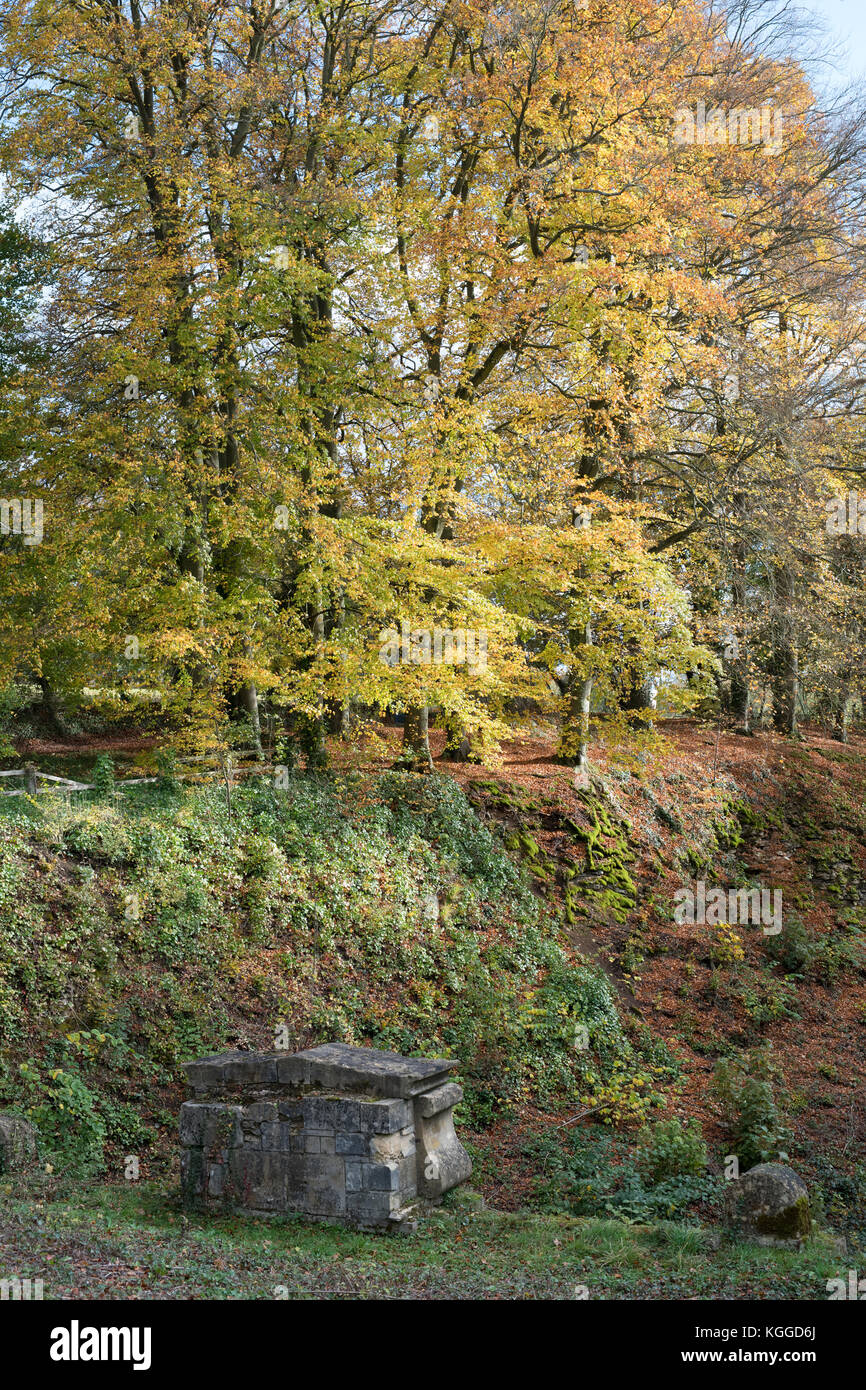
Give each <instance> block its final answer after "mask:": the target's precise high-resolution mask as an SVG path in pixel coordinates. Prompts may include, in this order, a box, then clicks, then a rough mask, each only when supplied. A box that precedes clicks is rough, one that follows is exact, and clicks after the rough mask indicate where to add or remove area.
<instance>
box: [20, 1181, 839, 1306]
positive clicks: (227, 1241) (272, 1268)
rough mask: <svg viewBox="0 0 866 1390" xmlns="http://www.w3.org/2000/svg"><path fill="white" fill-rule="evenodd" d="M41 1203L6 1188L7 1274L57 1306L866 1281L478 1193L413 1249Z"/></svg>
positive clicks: (87, 1196)
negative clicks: (485, 1198) (490, 1206)
mask: <svg viewBox="0 0 866 1390" xmlns="http://www.w3.org/2000/svg"><path fill="white" fill-rule="evenodd" d="M37 1187H38V1188H41V1190H37ZM37 1187H34V1184H33V1180H32V1179H31V1180H30V1182H29V1184H28V1188H29V1190H28V1191H24V1189H23V1188H22V1187H20V1186H19V1187H16V1186H15V1184H14V1183H13V1182H12V1181H11V1180H7V1182H6V1183H5V1184H0V1195H2V1196H3V1200H4V1215H3V1220H2V1223H0V1273H2V1274H3V1276H4V1277H10V1276H12V1275H16V1276H17V1277H19V1278H28V1277H29V1278H32V1279H35V1278H42V1279H43V1280H44V1285H45V1297H46V1299H57V1298H61V1299H65V1298H86V1299H112V1298H142V1299H221V1300H222V1299H241V1300H244V1299H275V1298H276V1299H283V1298H288V1299H304V1298H313V1299H321V1298H335V1299H339V1298H342V1299H352V1300H355V1299H366V1298H371V1299H437V1298H442V1299H454V1298H457V1299H470V1300H472V1299H475V1300H477V1299H485V1300H486V1299H557V1300H573V1299H575V1298H581V1299H582V1298H591V1299H647V1298H652V1299H663V1300H664V1299H671V1300H680V1299H689V1298H699V1299H700V1298H707V1299H710V1298H711V1299H722V1300H736V1299H750V1298H759V1299H792V1300H803V1299H823V1298H826V1297H827V1290H826V1283H827V1280H828V1279H832V1278H839V1277H845V1275H846V1272H847V1269H848V1267H849V1265H852V1266H855V1265H856V1257H855V1256H854V1255H850V1254H849V1255H841V1254H839V1253H837V1252H836V1251H835V1250H834V1249H833V1247H832V1245H831V1244H830V1243H829V1241H828V1240H827V1239H826V1238H823V1237H815V1238H813V1239H812V1240H810V1241H809V1242H808V1243H807V1245H806V1246H805V1247H804V1249H803V1250H802V1251H800V1252H794V1251H785V1250H767V1249H762V1248H759V1247H757V1246H753V1245H748V1244H728V1243H727V1242H725V1241H724V1240H723V1241H722V1243H721V1245H719V1246H718V1248H715V1247H716V1244H717V1242H714V1241H711V1240H710V1239H709V1238H708V1234H707V1232H705V1231H703V1230H701V1229H700V1228H699V1227H695V1226H684V1225H679V1224H677V1223H674V1222H662V1223H659V1224H655V1225H652V1226H648V1225H640V1224H631V1223H628V1222H622V1221H615V1220H598V1219H581V1218H577V1217H569V1216H541V1215H537V1214H533V1213H530V1212H500V1211H491V1210H484V1209H482V1208H480V1206H479V1205H478V1204H477V1202H476V1200H474V1199H473V1196H472V1194H466V1193H465V1192H464V1193H454V1194H451V1195H450V1196H449V1197H448V1198H446V1199H445V1202H444V1203H443V1205H442V1207H441V1208H439V1209H438V1210H435V1211H433V1212H431V1213H429V1214H428V1215H427V1216H425V1217H423V1218H422V1220H421V1221H420V1223H419V1227H418V1231H417V1233H416V1234H415V1235H408V1236H398V1235H389V1234H382V1235H379V1234H365V1233H361V1232H358V1231H352V1230H349V1229H345V1228H343V1227H339V1226H326V1225H317V1224H311V1223H308V1222H304V1221H301V1220H297V1219H293V1218H279V1219H269V1220H254V1219H251V1218H249V1217H244V1218H232V1217H220V1218H214V1217H199V1216H186V1215H185V1214H183V1213H182V1211H181V1209H180V1207H179V1204H178V1200H177V1197H176V1195H175V1193H174V1192H173V1191H171V1190H169V1189H167V1188H166V1187H164V1186H162V1185H160V1184H156V1183H144V1182H141V1183H135V1184H132V1183H130V1184H125V1185H122V1186H121V1185H117V1184H103V1185H94V1186H92V1187H90V1188H88V1189H87V1190H85V1191H80V1190H79V1191H75V1189H74V1188H72V1186H71V1185H69V1186H67V1185H64V1183H63V1180H60V1179H53V1178H50V1177H48V1176H46V1177H45V1178H44V1179H42V1180H41V1181H40V1183H39V1184H38V1185H37ZM13 1251H14V1254H13V1253H12V1252H13Z"/></svg>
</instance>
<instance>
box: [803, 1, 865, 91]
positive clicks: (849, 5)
mask: <svg viewBox="0 0 866 1390" xmlns="http://www.w3.org/2000/svg"><path fill="white" fill-rule="evenodd" d="M797 4H798V8H799V9H800V10H801V11H802V12H804V13H806V14H808V13H811V14H814V15H815V16H817V18H818V19H820V20H822V21H824V23H825V24H826V26H827V28H826V35H825V40H824V42H825V44H826V45H830V44H831V43H832V45H833V46H834V47H835V48H836V50H837V51H836V53H835V55H834V64H833V68H832V69H828V68H823V67H822V68H821V69H819V72H823V73H824V74H825V76H826V79H827V81H828V83H830V84H831V85H834V86H835V85H838V84H839V83H844V82H845V81H846V80H847V81H849V82H850V81H853V80H855V79H857V78H863V77H866V0H797ZM812 37H813V41H814V39H815V38H816V37H817V35H813V36H812ZM815 75H816V76H817V73H816V74H815Z"/></svg>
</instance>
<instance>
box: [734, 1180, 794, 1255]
mask: <svg viewBox="0 0 866 1390" xmlns="http://www.w3.org/2000/svg"><path fill="white" fill-rule="evenodd" d="M725 1216H726V1224H727V1225H728V1226H730V1227H732V1228H733V1229H734V1230H735V1231H737V1232H738V1233H739V1234H740V1235H742V1236H743V1237H744V1238H745V1239H747V1240H753V1241H755V1242H756V1243H757V1244H758V1245H779V1246H783V1247H788V1248H795V1249H796V1248H799V1246H800V1244H801V1243H802V1242H803V1241H804V1240H805V1239H806V1237H807V1236H808V1234H809V1231H810V1230H811V1226H812V1219H811V1214H810V1211H809V1192H808V1189H807V1187H806V1184H805V1183H804V1182H803V1179H802V1178H799V1177H798V1176H797V1174H796V1173H795V1172H794V1170H793V1169H792V1168H788V1167H787V1165H786V1164H784V1163H759V1164H758V1165H757V1167H755V1168H749V1169H748V1171H747V1172H745V1173H743V1174H742V1175H741V1176H740V1177H739V1178H738V1179H736V1180H735V1181H733V1182H731V1183H730V1184H729V1185H728V1190H727V1194H726V1204H725Z"/></svg>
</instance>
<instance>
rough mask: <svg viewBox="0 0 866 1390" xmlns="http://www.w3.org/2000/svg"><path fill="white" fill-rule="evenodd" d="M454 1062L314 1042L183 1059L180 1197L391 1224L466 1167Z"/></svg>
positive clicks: (196, 1202)
mask: <svg viewBox="0 0 866 1390" xmlns="http://www.w3.org/2000/svg"><path fill="white" fill-rule="evenodd" d="M456 1065H457V1064H456V1063H455V1062H449V1061H447V1060H445V1059H443V1058H432V1059H431V1058H427V1057H423V1058H416V1057H400V1056H398V1054H397V1053H395V1052H378V1051H376V1050H374V1049H373V1048H367V1047H346V1046H345V1045H344V1044H343V1043H326V1044H324V1045H323V1046H322V1047H314V1048H311V1049H309V1050H308V1051H306V1052H296V1053H294V1054H293V1055H287V1054H286V1053H285V1052H270V1053H257V1052H225V1053H222V1054H220V1055H218V1056H214V1057H202V1058H201V1059H200V1060H199V1061H196V1062H189V1063H187V1065H186V1067H185V1071H186V1074H187V1080H188V1082H189V1087H190V1099H189V1100H187V1101H186V1102H185V1104H184V1105H182V1106H181V1112H180V1142H181V1187H182V1191H183V1199H184V1203H185V1204H186V1205H188V1206H192V1207H197V1208H199V1209H201V1208H204V1209H206V1210H228V1209H234V1210H240V1211H249V1212H256V1213H261V1212H289V1211H291V1212H299V1213H302V1214H304V1215H306V1216H309V1217H311V1218H313V1219H315V1220H320V1221H341V1222H347V1223H349V1224H357V1225H362V1226H389V1227H394V1226H397V1227H399V1226H400V1225H401V1223H406V1222H410V1221H411V1220H412V1219H413V1218H414V1216H415V1215H416V1214H417V1208H418V1206H419V1205H420V1204H421V1203H422V1202H424V1201H434V1202H435V1201H437V1200H438V1199H439V1198H440V1197H441V1195H442V1193H443V1192H447V1191H448V1189H449V1188H451V1187H455V1186H456V1185H457V1184H458V1183H461V1182H465V1181H466V1179H467V1178H468V1177H469V1175H470V1173H471V1171H472V1164H471V1162H470V1160H469V1156H468V1154H467V1153H466V1150H465V1149H464V1148H463V1146H462V1144H461V1143H460V1141H459V1139H458V1138H457V1135H456V1134H455V1132H454V1119H453V1114H452V1112H453V1109H454V1106H455V1105H456V1104H457V1103H458V1102H459V1101H460V1100H462V1098H463V1092H462V1090H461V1088H460V1087H459V1086H458V1085H456V1083H455V1082H453V1081H452V1080H450V1074H451V1072H452V1071H454V1069H455V1067H456Z"/></svg>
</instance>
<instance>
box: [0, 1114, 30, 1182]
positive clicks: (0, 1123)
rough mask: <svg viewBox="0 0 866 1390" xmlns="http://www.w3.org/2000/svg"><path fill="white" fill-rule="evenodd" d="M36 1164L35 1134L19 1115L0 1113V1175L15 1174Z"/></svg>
mask: <svg viewBox="0 0 866 1390" xmlns="http://www.w3.org/2000/svg"><path fill="white" fill-rule="evenodd" d="M35 1162H36V1132H35V1130H34V1129H33V1126H32V1125H29V1124H28V1123H27V1121H26V1120H22V1119H21V1117H20V1116H19V1115H9V1114H5V1113H0V1173H15V1172H18V1171H20V1170H21V1169H23V1168H29V1167H30V1165H31V1164H33V1163H35Z"/></svg>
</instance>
